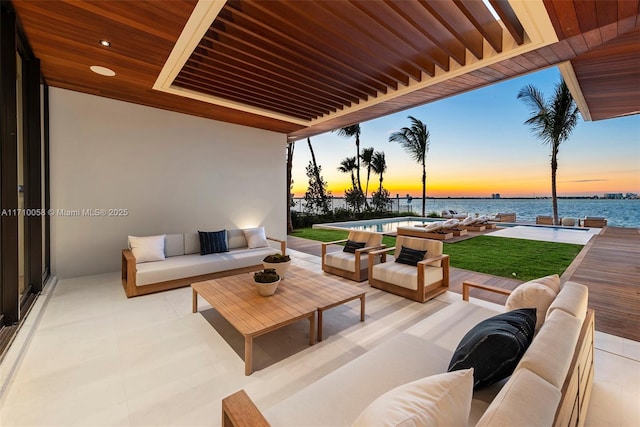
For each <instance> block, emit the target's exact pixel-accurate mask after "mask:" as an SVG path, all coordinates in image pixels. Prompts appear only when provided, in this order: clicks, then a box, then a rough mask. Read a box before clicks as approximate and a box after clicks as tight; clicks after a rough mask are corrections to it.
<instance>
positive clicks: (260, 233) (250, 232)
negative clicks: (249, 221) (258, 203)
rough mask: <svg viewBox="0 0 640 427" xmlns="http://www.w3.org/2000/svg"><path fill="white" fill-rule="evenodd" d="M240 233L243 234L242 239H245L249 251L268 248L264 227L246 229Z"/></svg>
mask: <svg viewBox="0 0 640 427" xmlns="http://www.w3.org/2000/svg"><path fill="white" fill-rule="evenodd" d="M242 232H243V233H244V238H245V239H247V246H248V247H249V249H254V248H266V247H268V246H269V243H267V235H266V234H265V232H264V227H257V228H246V229H244V230H242Z"/></svg>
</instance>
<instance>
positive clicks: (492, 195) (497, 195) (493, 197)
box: [491, 193, 500, 199]
mask: <svg viewBox="0 0 640 427" xmlns="http://www.w3.org/2000/svg"><path fill="white" fill-rule="evenodd" d="M491 198H492V199H499V198H500V193H493V194H491Z"/></svg>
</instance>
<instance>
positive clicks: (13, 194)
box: [0, 2, 50, 354]
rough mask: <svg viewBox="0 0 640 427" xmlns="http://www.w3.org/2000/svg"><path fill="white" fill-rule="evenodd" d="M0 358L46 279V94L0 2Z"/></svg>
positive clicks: (12, 16) (9, 12)
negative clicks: (0, 64) (0, 65)
mask: <svg viewBox="0 0 640 427" xmlns="http://www.w3.org/2000/svg"><path fill="white" fill-rule="evenodd" d="M0 7H1V9H0V11H1V14H0V19H1V22H0V62H1V63H2V67H1V69H0V211H1V213H2V215H1V216H0V354H1V353H2V352H3V351H4V349H5V348H6V345H7V344H8V343H9V342H10V341H11V335H12V334H13V333H15V331H16V330H17V326H18V325H19V324H20V322H22V321H23V320H24V317H25V316H26V314H27V313H28V311H29V309H30V307H31V306H32V304H33V302H34V301H35V299H36V297H37V295H38V294H39V293H40V291H41V290H42V287H43V284H44V281H45V280H46V279H47V277H48V274H49V259H50V255H49V247H48V245H49V221H48V218H47V217H46V215H43V213H45V212H46V210H45V206H47V205H48V203H49V199H48V197H49V192H48V185H49V184H48V167H49V163H48V144H49V139H48V135H49V134H48V120H47V117H48V105H47V103H48V91H47V85H46V83H44V82H43V81H42V78H41V74H40V61H39V60H38V59H37V58H36V57H35V56H34V55H33V52H32V51H31V49H30V47H29V45H28V42H27V40H26V38H25V37H24V36H23V35H22V33H21V32H20V29H19V28H18V26H17V25H16V22H17V21H16V16H15V13H14V11H13V10H12V8H11V5H10V3H8V2H0Z"/></svg>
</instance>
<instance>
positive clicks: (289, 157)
mask: <svg viewBox="0 0 640 427" xmlns="http://www.w3.org/2000/svg"><path fill="white" fill-rule="evenodd" d="M293 144H294V143H293V142H289V143H287V234H291V233H293V221H292V220H291V199H292V197H291V180H292V177H291V170H292V169H293V148H294V145H293Z"/></svg>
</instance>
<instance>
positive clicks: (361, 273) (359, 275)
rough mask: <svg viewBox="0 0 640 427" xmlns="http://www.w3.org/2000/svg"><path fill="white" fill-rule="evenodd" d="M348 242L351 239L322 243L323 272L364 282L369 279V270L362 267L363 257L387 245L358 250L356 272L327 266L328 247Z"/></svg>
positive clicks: (356, 252)
mask: <svg viewBox="0 0 640 427" xmlns="http://www.w3.org/2000/svg"><path fill="white" fill-rule="evenodd" d="M348 240H349V239H342V240H335V241H333V242H322V253H321V256H322V271H324V272H326V273H331V274H335V275H336V276H340V277H344V278H346V279H349V280H353V281H356V282H364V281H365V280H367V279H368V278H369V269H368V268H367V267H365V268H364V269H363V268H362V267H361V263H362V258H361V257H362V255H363V254H367V253H368V252H370V251H373V250H375V249H381V248H385V247H386V245H384V244H380V245H377V246H369V247H366V248H362V249H356V251H355V253H354V254H353V255H354V256H355V259H356V265H355V271H349V270H343V269H341V268H337V267H333V266H331V265H328V264H325V262H324V256H325V255H326V254H327V246H329V245H336V244H338V243H346V242H347V241H348ZM369 262H372V261H371V260H369Z"/></svg>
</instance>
